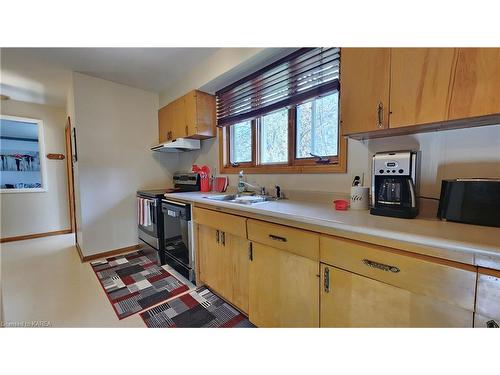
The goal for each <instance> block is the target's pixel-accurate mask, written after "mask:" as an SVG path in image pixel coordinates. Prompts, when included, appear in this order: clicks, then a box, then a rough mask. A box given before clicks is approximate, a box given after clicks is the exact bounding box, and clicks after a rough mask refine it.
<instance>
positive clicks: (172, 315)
mask: <svg viewBox="0 0 500 375" xmlns="http://www.w3.org/2000/svg"><path fill="white" fill-rule="evenodd" d="M140 315H141V318H142V320H144V323H146V325H147V326H148V327H149V328H173V327H178V328H218V327H221V328H224V327H226V328H229V327H234V328H250V327H255V326H254V325H253V324H252V323H250V321H249V320H248V319H247V317H246V316H245V315H243V314H242V313H240V312H239V311H238V310H236V309H235V308H234V307H232V306H231V305H229V304H228V303H227V302H225V301H224V300H223V299H221V298H219V297H218V296H216V295H215V294H214V293H212V292H211V291H210V290H209V289H208V288H207V287H205V286H202V287H200V288H198V289H196V290H194V291H192V292H190V293H186V294H183V295H182V296H179V297H177V298H174V299H173V300H171V301H168V302H165V303H162V304H161V305H159V306H155V307H153V308H152V309H150V310H148V311H145V312H143V313H141V314H140Z"/></svg>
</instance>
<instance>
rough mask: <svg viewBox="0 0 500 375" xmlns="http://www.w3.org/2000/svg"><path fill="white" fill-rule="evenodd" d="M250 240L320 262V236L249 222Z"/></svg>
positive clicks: (280, 226) (299, 230) (264, 223)
mask: <svg viewBox="0 0 500 375" xmlns="http://www.w3.org/2000/svg"><path fill="white" fill-rule="evenodd" d="M247 224H248V239H250V240H252V241H255V242H259V243H262V244H264V245H268V246H271V247H274V248H276V249H281V250H286V251H289V252H291V253H294V254H297V255H300V256H303V257H306V258H309V259H312V260H319V234H317V233H313V232H308V231H305V230H301V229H295V228H290V227H287V226H284V225H278V224H270V223H266V222H265V221H258V220H248V222H247Z"/></svg>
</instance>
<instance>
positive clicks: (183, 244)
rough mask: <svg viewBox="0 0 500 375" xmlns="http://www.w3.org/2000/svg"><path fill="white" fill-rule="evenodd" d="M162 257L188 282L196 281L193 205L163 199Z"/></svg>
mask: <svg viewBox="0 0 500 375" xmlns="http://www.w3.org/2000/svg"><path fill="white" fill-rule="evenodd" d="M161 210H162V213H163V224H164V230H163V234H164V240H163V249H162V255H163V258H164V259H165V261H166V263H167V264H168V265H170V266H171V267H172V268H174V269H175V270H176V271H177V272H179V273H180V274H181V275H183V276H184V277H185V278H187V279H188V280H190V281H192V282H194V281H195V276H194V275H195V272H194V251H193V243H192V242H193V240H192V239H193V230H192V225H191V205H189V204H187V203H181V202H175V201H170V200H167V199H163V200H162V202H161Z"/></svg>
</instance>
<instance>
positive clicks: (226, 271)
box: [194, 208, 250, 313]
mask: <svg viewBox="0 0 500 375" xmlns="http://www.w3.org/2000/svg"><path fill="white" fill-rule="evenodd" d="M194 217H195V222H196V223H197V225H198V237H197V238H198V263H199V264H198V268H199V279H200V281H202V282H203V283H205V284H207V285H208V286H209V287H210V288H211V289H212V290H213V291H214V292H216V293H218V294H219V295H220V296H221V297H223V298H225V299H226V300H227V301H228V302H230V303H232V304H233V305H235V306H236V307H237V308H239V309H240V310H241V311H243V312H245V313H248V272H249V246H250V244H249V242H248V240H247V239H246V226H245V219H243V218H241V217H238V216H234V215H228V214H223V213H219V212H213V211H210V210H205V209H200V208H195V209H194Z"/></svg>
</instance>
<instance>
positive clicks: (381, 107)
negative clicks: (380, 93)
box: [377, 102, 384, 129]
mask: <svg viewBox="0 0 500 375" xmlns="http://www.w3.org/2000/svg"><path fill="white" fill-rule="evenodd" d="M383 127H384V105H383V104H382V102H379V103H378V106H377V128H379V129H380V128H383Z"/></svg>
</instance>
